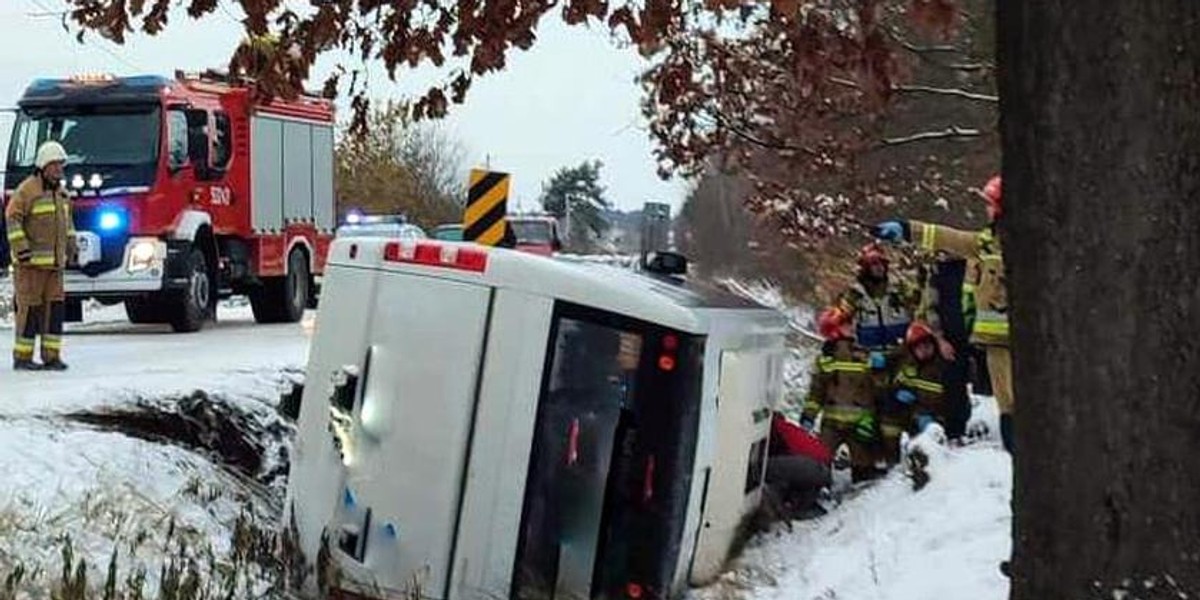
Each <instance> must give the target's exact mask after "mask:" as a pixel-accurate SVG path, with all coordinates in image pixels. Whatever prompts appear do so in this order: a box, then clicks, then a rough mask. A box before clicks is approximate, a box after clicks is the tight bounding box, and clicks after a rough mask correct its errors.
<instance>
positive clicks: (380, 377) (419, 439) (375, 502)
mask: <svg viewBox="0 0 1200 600" xmlns="http://www.w3.org/2000/svg"><path fill="white" fill-rule="evenodd" d="M379 278H380V281H379V284H378V285H379V290H378V292H377V295H378V298H379V300H378V301H377V302H376V304H375V307H374V310H373V311H372V312H371V314H370V321H371V334H370V341H369V344H370V351H371V358H370V361H369V364H368V367H367V372H366V374H365V375H364V380H365V382H366V383H365V386H364V393H363V398H362V402H361V408H360V409H359V411H358V415H357V418H358V430H357V431H356V433H355V440H354V449H353V456H352V457H351V459H350V461H349V466H348V467H347V482H346V485H347V487H348V489H349V490H350V495H352V496H353V498H354V502H353V503H352V504H353V506H343V508H341V509H339V514H338V518H337V520H338V521H339V523H340V526H342V527H347V526H348V527H350V528H351V530H355V531H360V532H362V537H363V538H365V540H360V542H359V543H360V544H361V550H360V551H361V553H362V556H361V558H360V560H359V561H358V564H354V563H348V562H346V561H343V564H347V565H350V566H353V567H364V568H365V569H366V571H367V572H369V573H370V574H371V577H372V579H373V583H377V584H378V585H379V586H380V587H381V588H383V589H384V590H388V591H389V594H390V593H393V592H394V591H396V590H406V591H408V592H412V591H415V590H414V589H413V587H412V585H413V583H415V584H416V585H417V588H416V590H419V591H420V593H421V594H423V595H425V596H430V597H435V598H445V597H446V595H445V593H446V590H445V584H446V581H447V575H448V572H449V569H450V560H451V552H452V548H453V541H454V531H455V527H456V525H457V520H458V515H459V505H460V502H461V490H462V482H463V474H464V471H465V469H466V461H467V447H468V444H469V443H470V437H471V433H472V428H471V424H472V417H473V414H474V411H475V398H476V386H477V384H478V375H479V365H480V362H481V358H482V350H483V340H484V336H485V335H486V325H487V314H488V308H489V301H490V298H491V293H492V292H491V288H489V287H486V286H483V285H477V284H467V283H459V282H454V281H450V280H446V279H438V278H434V277H426V276H418V275H408V274H402V273H395V272H386V271H385V272H383V273H381V274H380V275H379ZM401 593H404V592H401ZM389 597H390V596H389Z"/></svg>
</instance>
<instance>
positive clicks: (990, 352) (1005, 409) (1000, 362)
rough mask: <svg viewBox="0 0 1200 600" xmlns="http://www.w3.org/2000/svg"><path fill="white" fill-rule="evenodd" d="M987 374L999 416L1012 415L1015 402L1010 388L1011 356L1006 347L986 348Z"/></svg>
mask: <svg viewBox="0 0 1200 600" xmlns="http://www.w3.org/2000/svg"><path fill="white" fill-rule="evenodd" d="M987 363H988V374H989V375H991V379H992V393H993V394H995V395H996V404H997V405H998V406H999V408H1000V414H1002V415H1009V414H1012V412H1013V408H1014V407H1015V406H1016V401H1015V400H1014V398H1013V387H1012V383H1013V382H1012V355H1011V354H1009V352H1008V347H1007V346H988V347H987Z"/></svg>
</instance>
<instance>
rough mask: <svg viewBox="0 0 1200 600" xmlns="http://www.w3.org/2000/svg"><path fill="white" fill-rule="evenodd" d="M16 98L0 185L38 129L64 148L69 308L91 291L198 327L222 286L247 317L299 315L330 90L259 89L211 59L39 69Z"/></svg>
mask: <svg viewBox="0 0 1200 600" xmlns="http://www.w3.org/2000/svg"><path fill="white" fill-rule="evenodd" d="M18 106H19V110H18V114H17V118H16V122H15V123H14V126H13V133H12V138H11V141H10V144H9V152H8V160H7V177H6V187H7V188H8V189H7V190H6V197H7V195H9V194H11V193H12V191H13V190H14V189H15V188H16V186H17V185H18V184H20V182H21V181H22V180H23V179H24V178H25V177H27V176H28V175H30V174H32V173H33V167H34V165H33V160H34V156H35V154H36V152H37V148H38V146H39V145H40V144H41V143H42V142H44V141H46V140H50V139H54V140H58V141H59V142H61V143H62V144H63V146H64V147H65V148H66V150H67V153H68V155H69V160H68V162H67V165H66V178H65V181H64V183H65V185H66V186H67V188H68V190H69V191H70V192H71V193H72V195H73V196H74V201H73V209H74V217H75V229H76V231H77V242H78V248H79V255H78V257H77V260H76V263H77V264H76V265H74V266H72V267H71V268H69V269H68V271H67V273H66V281H65V284H66V291H67V298H68V312H75V313H76V314H75V316H76V318H77V317H78V307H79V303H80V302H81V301H82V300H84V299H87V298H96V299H98V300H100V301H101V302H105V303H117V302H121V301H123V302H125V308H126V312H127V314H128V316H129V318H130V320H131V321H133V322H135V323H169V324H170V325H171V326H172V327H173V328H174V329H175V330H176V331H196V330H198V329H200V328H201V327H202V326H203V324H204V322H205V321H207V320H209V319H211V318H214V317H215V315H216V306H217V300H218V299H219V298H222V297H226V296H230V295H234V294H245V295H248V296H249V297H250V300H251V304H252V307H253V309H254V316H255V318H256V320H258V321H259V322H294V321H297V320H299V318H300V317H301V315H302V313H303V311H304V309H305V308H306V307H307V306H309V305H310V303H311V302H312V301H313V299H314V298H315V288H316V284H317V283H318V281H317V278H318V277H319V276H320V275H321V274H322V273H323V271H324V267H325V256H326V253H327V251H328V246H329V242H330V240H331V239H332V234H333V230H334V227H335V215H334V196H333V143H334V141H333V137H334V136H333V125H334V115H333V106H332V104H331V103H330V102H329V101H327V100H325V99H321V98H317V97H313V96H302V97H300V98H298V99H296V100H274V101H269V102H265V101H261V100H260V99H258V98H256V96H255V94H254V92H253V89H252V87H251V86H250V85H249V84H244V83H239V82H236V81H233V80H230V79H229V78H227V77H224V76H222V75H221V74H219V73H214V72H211V71H210V72H207V73H205V74H203V75H186V74H183V73H176V76H175V78H174V79H170V78H165V77H159V76H134V77H112V76H86V77H74V78H67V79H42V80H37V81H35V82H33V83H32V84H31V85H30V86H29V87H28V88H27V89H26V91H25V93H24V95H23V96H22V97H21V99H20V101H19V102H18ZM72 309H74V310H72Z"/></svg>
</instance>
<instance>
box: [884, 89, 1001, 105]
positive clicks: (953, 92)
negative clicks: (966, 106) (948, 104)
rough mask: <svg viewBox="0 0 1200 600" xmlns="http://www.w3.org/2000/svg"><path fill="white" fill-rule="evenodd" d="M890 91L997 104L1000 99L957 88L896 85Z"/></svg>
mask: <svg viewBox="0 0 1200 600" xmlns="http://www.w3.org/2000/svg"><path fill="white" fill-rule="evenodd" d="M892 90H893V91H897V92H909V93H923V94H938V95H942V96H956V97H958V98H965V99H967V100H975V101H978V102H999V101H1000V98H998V97H996V96H992V95H988V94H977V93H975V92H968V91H967V90H960V89H957V88H937V87H932V86H928V85H896V86H892Z"/></svg>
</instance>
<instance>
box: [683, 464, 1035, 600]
mask: <svg viewBox="0 0 1200 600" xmlns="http://www.w3.org/2000/svg"><path fill="white" fill-rule="evenodd" d="M930 472H931V474H932V477H933V478H932V480H931V481H930V483H929V485H928V486H926V487H925V488H924V489H922V490H921V491H919V492H914V491H913V490H912V486H911V485H910V483H909V481H908V480H907V478H906V477H905V476H904V475H903V474H902V473H900V472H899V471H894V472H893V473H892V474H891V475H889V476H888V478H887V479H885V480H883V481H880V482H878V483H876V484H874V485H872V486H870V487H868V488H866V489H864V490H862V491H861V492H858V493H857V495H854V496H853V497H851V498H849V499H847V500H846V501H845V502H844V503H842V504H841V505H839V506H837V507H836V508H834V509H833V510H831V511H830V512H829V514H827V515H825V516H823V517H820V518H817V519H813V520H811V521H803V522H797V523H794V524H793V526H794V529H793V531H791V532H788V531H787V529H786V527H783V526H776V528H775V530H774V531H773V532H771V533H768V534H764V535H761V536H759V537H758V538H756V539H755V540H753V541H752V542H751V544H750V546H749V547H748V548H747V549H746V551H745V553H744V554H743V555H742V557H741V558H739V559H738V560H737V561H736V562H735V563H734V565H733V570H732V571H731V572H729V573H727V574H726V575H725V576H724V577H723V578H722V579H721V581H720V582H718V583H717V584H715V585H713V586H711V587H709V588H705V589H703V590H697V591H696V592H695V593H694V594H693V598H694V600H727V599H732V598H738V599H746V600H834V599H838V600H876V599H878V600H937V599H939V598H970V599H971V600H1002V599H1004V598H1007V597H1008V580H1007V579H1005V578H1004V576H1003V575H1001V574H1000V572H999V570H998V565H999V563H1000V561H1002V560H1004V559H1006V558H1007V557H1008V554H1009V549H1010V544H1011V541H1010V537H1009V536H1010V524H1011V513H1010V509H1009V498H1010V496H1011V482H1012V475H1011V462H1010V460H1009V458H1008V456H1007V455H1006V454H1005V453H1004V450H1003V449H1002V448H1000V447H999V446H998V445H997V444H996V443H995V442H988V443H981V444H977V445H972V446H967V447H964V448H957V449H953V450H948V451H945V452H939V453H935V455H934V456H933V457H931V463H930Z"/></svg>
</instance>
